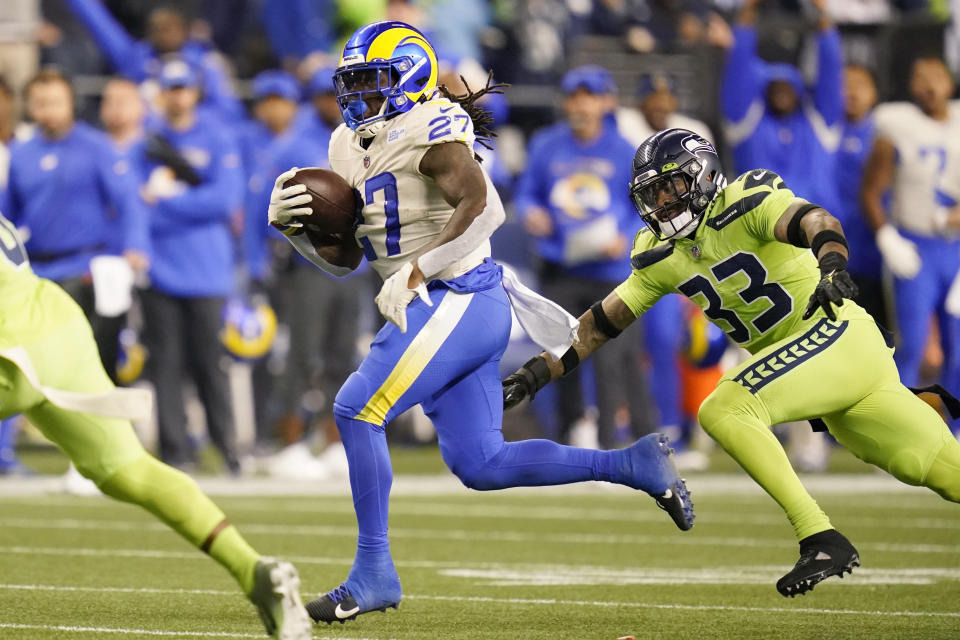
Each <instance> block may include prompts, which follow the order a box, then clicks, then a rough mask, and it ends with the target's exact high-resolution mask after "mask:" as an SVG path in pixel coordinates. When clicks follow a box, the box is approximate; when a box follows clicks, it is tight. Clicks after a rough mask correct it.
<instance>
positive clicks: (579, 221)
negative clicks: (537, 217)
mask: <svg viewBox="0 0 960 640" xmlns="http://www.w3.org/2000/svg"><path fill="white" fill-rule="evenodd" d="M633 154H634V148H633V146H632V145H631V144H630V143H629V142H627V141H626V140H625V139H624V138H622V137H620V135H619V134H618V133H617V131H616V127H615V126H605V127H604V130H603V132H602V134H601V135H600V136H599V137H598V138H597V139H596V140H594V141H592V142H590V143H587V144H583V143H581V142H579V141H578V140H577V139H576V138H575V137H574V135H573V132H572V131H571V130H570V127H569V125H567V124H566V123H559V124H555V125H553V126H550V127H547V128H546V129H543V130H541V131H539V132H537V133H536V134H534V136H533V138H532V139H531V141H530V144H529V147H528V151H527V168H526V171H524V173H523V174H522V175H521V176H520V179H519V181H518V182H517V187H516V192H515V195H514V206H515V208H516V211H517V214H518V216H519V217H520V218H521V219H522V218H523V216H524V212H525V211H526V210H527V208H528V207H530V206H532V205H535V206H540V207H543V208H544V209H546V210H547V211H548V212H549V213H550V218H551V219H552V220H553V227H554V232H553V235H550V236H547V237H545V238H537V239H535V240H534V245H533V250H534V253H536V254H537V255H538V256H540V257H541V258H543V259H544V260H546V261H547V262H550V263H553V264H557V265H560V266H564V249H565V247H566V243H567V239H568V237H569V235H570V233H572V232H574V231H576V230H577V229H579V228H581V227H583V226H584V225H586V224H589V223H590V222H592V221H594V220H596V219H597V218H598V217H600V216H603V215H606V214H612V215H614V216H615V217H616V218H617V221H618V227H619V229H620V232H621V233H622V234H623V235H625V236H626V238H627V245H628V246H627V249H626V250H625V251H624V254H623V256H621V257H620V258H619V259H616V260H597V261H591V262H583V263H579V264H576V265H570V266H568V267H567V268H566V269H565V270H566V272H567V273H569V274H571V275H575V276H578V277H583V278H589V279H592V280H602V281H618V280H623V279H624V278H626V277H627V275H629V273H630V249H629V245H630V244H631V243H632V242H633V237H634V235H635V234H636V232H637V231H638V230H639V229H640V227H641V226H642V222H641V220H640V217H639V216H638V215H637V213H636V211H635V210H634V208H633V205H632V204H631V203H630V196H629V183H630V168H631V165H632V162H633Z"/></svg>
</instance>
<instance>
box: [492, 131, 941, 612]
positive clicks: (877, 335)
mask: <svg viewBox="0 0 960 640" xmlns="http://www.w3.org/2000/svg"><path fill="white" fill-rule="evenodd" d="M630 193H631V197H632V199H633V202H634V205H635V206H636V208H637V210H638V212H639V213H640V216H641V218H643V220H644V222H645V223H646V226H647V228H646V229H644V230H643V231H641V232H640V233H639V234H637V237H636V240H635V242H634V247H633V252H632V266H633V270H632V273H631V274H630V276H629V277H628V278H627V279H626V280H625V281H624V282H623V283H622V284H620V285H619V286H618V287H617V288H616V289H615V290H614V291H613V292H611V293H610V294H609V295H608V296H607V297H606V298H604V299H603V300H602V301H598V302H597V303H595V304H594V305H593V306H592V307H591V308H590V310H589V311H587V312H586V313H584V314H583V315H582V316H581V317H580V328H579V333H578V341H577V342H575V343H574V344H573V345H572V346H571V347H570V350H569V351H567V353H566V354H565V355H564V357H563V358H562V359H561V360H554V359H553V358H551V357H550V356H549V355H547V354H545V353H544V354H542V355H540V356H537V357H535V358H533V359H531V360H530V361H529V362H527V363H526V364H525V365H524V366H523V367H522V368H521V369H520V370H519V371H517V372H516V373H514V374H513V375H511V376H510V377H508V378H507V379H506V380H504V405H505V406H506V407H507V408H509V407H511V406H513V405H515V404H516V403H518V402H519V401H520V400H522V399H523V398H524V397H530V396H532V395H533V394H534V393H536V391H537V390H539V389H540V388H542V387H543V386H544V385H546V384H547V383H548V382H549V381H550V380H552V379H555V378H558V377H560V376H562V375H564V373H566V372H568V371H570V370H571V369H572V368H573V367H575V366H576V365H577V364H578V363H579V361H580V360H581V359H583V358H585V357H587V356H588V355H589V354H591V353H593V352H594V351H595V350H596V349H598V348H600V347H601V346H602V345H603V344H604V343H605V342H607V340H609V339H611V338H615V337H616V336H617V334H619V333H620V331H622V330H623V328H624V327H626V326H627V325H629V324H630V323H631V322H633V321H634V320H635V319H636V318H637V317H638V316H640V315H641V314H642V313H643V312H644V311H646V310H647V309H649V308H650V307H651V306H652V305H653V304H654V303H655V302H656V301H657V299H658V298H660V297H661V296H663V295H665V294H668V293H676V292H679V293H681V294H683V295H685V296H687V297H688V298H690V299H691V300H693V301H694V302H695V303H697V304H698V305H699V306H700V307H702V308H703V310H704V313H705V314H706V315H707V317H708V318H710V320H711V321H713V322H714V323H715V324H716V325H717V326H719V327H720V328H722V329H723V330H724V331H726V333H727V335H728V336H730V339H731V340H733V341H734V342H736V343H737V344H739V345H740V346H742V347H744V348H745V349H747V350H748V351H749V352H750V353H751V356H752V357H751V358H750V359H749V360H747V361H746V362H744V363H743V364H741V365H740V366H739V367H736V368H734V369H732V370H731V371H729V372H727V373H726V375H724V377H723V378H722V379H721V381H720V382H719V383H718V384H717V388H716V389H715V390H714V391H713V393H712V394H711V395H710V396H709V397H708V398H707V399H706V400H705V401H704V403H703V405H702V406H701V407H700V412H699V416H698V417H699V420H700V424H701V425H702V426H703V428H704V429H705V430H706V431H707V433H709V434H710V435H711V436H712V437H713V438H714V439H715V440H716V441H717V442H719V443H720V445H721V446H722V447H723V448H724V449H725V450H726V451H727V453H729V454H730V455H731V456H732V457H733V458H734V459H735V460H736V461H737V462H738V463H739V464H740V466H742V467H743V468H744V469H745V470H746V471H747V473H749V474H750V476H751V477H752V478H753V479H754V480H755V481H756V482H757V483H758V484H759V485H760V486H761V487H763V488H764V489H765V490H766V491H767V493H769V494H770V496H771V497H772V498H773V499H774V500H776V501H777V503H779V504H780V506H781V507H782V508H783V510H784V511H785V512H786V514H787V518H789V520H790V523H791V524H792V525H793V529H794V532H795V533H796V536H797V539H798V540H799V541H800V560H799V561H798V562H797V564H796V566H794V568H793V569H792V570H791V571H790V572H789V573H787V574H786V575H785V576H783V578H781V579H780V580H779V581H778V582H777V589H778V590H779V592H780V593H781V594H783V595H784V596H794V595H796V594H802V593H805V592H806V591H809V590H810V589H813V587H814V585H816V584H817V583H818V582H820V581H821V580H824V579H826V578H828V577H830V576H833V575H841V576H842V575H843V573H844V572H851V571H852V570H853V567H855V566H859V564H860V559H859V556H858V554H857V550H856V549H855V548H854V546H853V545H852V544H851V543H850V542H849V541H848V540H847V539H846V538H845V537H844V536H843V535H842V534H840V532H838V531H837V530H836V529H834V528H833V525H831V524H830V520H829V519H828V518H827V516H826V514H824V512H823V511H822V510H821V509H820V507H819V506H818V505H817V503H816V502H815V501H814V500H813V498H812V497H811V496H810V495H809V494H808V493H807V491H806V490H805V489H804V487H803V485H802V484H801V483H800V480H799V479H798V478H797V476H796V474H795V473H794V471H793V469H792V468H791V467H790V463H789V462H788V461H787V456H786V455H785V454H784V451H783V448H782V447H781V446H780V443H779V442H778V441H777V439H776V438H775V437H774V435H773V434H772V433H771V431H770V426H771V425H773V424H777V423H781V422H792V421H795V420H805V419H819V418H822V422H823V423H825V424H826V427H827V428H828V429H829V431H830V433H831V434H832V435H833V436H834V438H836V439H837V441H838V442H839V443H840V444H842V445H843V446H845V447H846V448H847V449H849V450H850V451H852V452H853V453H854V454H855V455H856V456H857V457H858V458H860V459H862V460H865V461H866V462H869V463H871V464H874V465H876V466H878V467H880V468H881V469H884V470H885V471H887V472H889V473H891V474H892V475H894V476H895V477H897V478H898V479H900V480H901V481H903V482H905V483H907V484H911V485H923V486H926V487H929V488H931V489H933V490H934V491H936V492H937V493H938V494H940V495H941V496H943V497H944V498H946V499H947V500H951V501H953V502H960V443H958V442H957V440H955V439H954V438H953V436H952V435H951V433H950V431H949V430H948V429H947V426H946V424H945V423H944V421H943V419H942V418H941V417H940V415H939V414H938V413H937V412H936V411H935V410H934V409H933V408H931V407H930V406H929V405H928V404H927V403H925V402H924V401H923V400H921V399H919V398H918V397H917V396H915V395H914V394H913V393H912V392H911V391H910V390H909V389H907V388H906V387H904V386H903V385H902V384H901V383H900V377H899V375H898V373H897V369H896V366H895V365H894V362H893V358H892V353H893V349H892V342H891V341H890V340H889V338H888V334H886V333H885V332H884V331H883V330H881V329H880V328H879V327H878V326H877V324H876V323H875V322H874V321H873V319H872V318H871V317H870V316H869V315H868V314H867V313H866V311H864V310H863V309H862V308H861V307H859V306H857V305H856V304H855V303H854V302H853V301H852V300H850V298H852V297H853V296H854V295H856V286H855V285H854V284H853V281H852V280H851V278H850V276H849V275H848V274H847V271H846V264H847V257H848V252H847V243H846V240H845V239H844V236H843V232H842V229H841V228H840V223H839V222H838V221H837V219H836V218H834V217H833V216H831V215H830V214H829V213H828V212H827V211H825V210H823V209H822V208H820V207H818V206H816V205H815V204H812V203H809V202H807V201H806V200H803V199H802V198H798V197H797V196H795V195H794V194H793V193H792V192H791V191H790V190H789V189H788V188H787V185H785V184H784V182H783V180H782V179H781V178H780V177H779V176H778V175H777V174H775V173H773V172H772V171H767V170H765V169H757V170H755V171H749V172H747V173H745V174H743V175H742V176H740V177H739V178H737V179H736V180H735V181H733V182H731V183H730V184H729V185H728V184H727V181H726V179H725V177H724V175H723V170H722V167H721V165H720V159H719V158H718V156H717V153H716V151H715V150H714V148H713V147H712V146H711V145H710V143H709V142H707V141H706V140H704V139H703V138H701V137H700V136H698V135H696V134H695V133H692V132H690V131H686V130H684V129H669V130H666V131H662V132H660V133H657V134H655V135H653V136H652V137H650V138H649V139H647V140H646V141H645V142H644V143H643V144H642V145H640V148H639V149H638V150H637V153H636V156H635V157H634V160H633V177H632V182H631V185H630ZM818 266H819V275H818V273H817V268H818Z"/></svg>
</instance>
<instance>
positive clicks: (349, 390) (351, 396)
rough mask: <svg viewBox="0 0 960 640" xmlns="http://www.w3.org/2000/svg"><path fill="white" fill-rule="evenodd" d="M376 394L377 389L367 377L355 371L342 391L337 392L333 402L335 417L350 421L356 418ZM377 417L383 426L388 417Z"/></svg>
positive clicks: (341, 388)
mask: <svg viewBox="0 0 960 640" xmlns="http://www.w3.org/2000/svg"><path fill="white" fill-rule="evenodd" d="M374 393H376V389H375V388H373V385H371V384H370V382H369V380H367V378H366V376H364V375H363V374H362V373H360V372H359V371H354V372H353V373H351V374H350V377H349V378H347V381H346V382H344V383H343V386H342V387H340V391H339V392H337V397H336V399H335V400H334V402H333V413H334V415H337V416H341V417H344V418H350V419H353V418H356V417H357V414H359V413H360V412H361V411H363V408H364V407H365V406H367V403H368V402H369V401H370V398H371V397H373V394H374ZM377 417H378V418H380V422H379V424H383V420H384V419H385V418H386V416H381V415H378V416H377ZM369 422H372V421H369Z"/></svg>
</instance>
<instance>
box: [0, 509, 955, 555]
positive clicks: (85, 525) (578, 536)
mask: <svg viewBox="0 0 960 640" xmlns="http://www.w3.org/2000/svg"><path fill="white" fill-rule="evenodd" d="M237 526H238V528H239V529H240V530H241V531H243V532H244V533H245V534H263V535H275V536H311V537H318V538H320V537H335V538H343V537H346V538H355V537H356V535H357V530H356V527H354V526H333V525H279V524H254V523H237ZM0 528H18V529H62V530H74V531H83V530H91V531H145V530H149V531H166V530H167V527H166V525H164V524H162V523H160V522H149V521H147V522H144V521H140V520H80V519H76V518H0ZM390 535H391V537H393V538H395V539H396V538H405V539H422V540H458V541H477V540H497V541H503V542H515V543H533V544H538V545H539V544H544V543H555V544H597V545H611V544H623V545H645V544H660V545H662V544H670V545H683V546H701V547H702V546H709V547H717V546H722V547H766V548H780V547H783V546H784V545H788V541H787V540H784V539H779V538H777V539H771V538H747V537H724V536H701V535H692V536H671V537H670V539H669V540H668V541H666V542H665V539H664V537H663V536H662V535H636V534H606V533H538V532H526V531H509V530H506V531H504V530H497V531H475V530H469V529H426V528H424V529H413V528H406V527H391V529H390ZM857 546H858V547H860V548H861V550H868V551H885V552H893V553H921V554H923V553H930V554H936V553H947V554H958V553H960V545H955V544H954V545H951V544H906V543H885V542H858V543H857Z"/></svg>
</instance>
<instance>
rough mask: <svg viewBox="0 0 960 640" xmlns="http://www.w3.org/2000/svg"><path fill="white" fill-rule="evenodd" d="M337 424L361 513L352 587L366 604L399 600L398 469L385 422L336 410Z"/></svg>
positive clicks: (355, 502)
mask: <svg viewBox="0 0 960 640" xmlns="http://www.w3.org/2000/svg"><path fill="white" fill-rule="evenodd" d="M335 418H336V422H337V429H338V430H339V431H340V439H341V440H342V441H343V448H344V450H345V451H346V454H347V462H348V464H349V465H350V490H351V492H352V493H353V508H354V510H355V511H356V514H357V528H358V530H359V535H358V536H357V554H356V557H355V558H354V562H353V567H352V568H351V569H350V575H349V577H348V578H347V580H346V582H345V583H344V584H346V586H347V588H348V589H349V590H350V592H351V593H352V594H353V596H354V598H356V600H357V604H358V605H360V607H361V609H363V610H367V609H371V608H374V607H381V606H384V605H389V604H393V603H394V602H399V601H400V581H399V578H398V577H397V573H396V569H395V568H394V566H393V559H392V558H391V557H390V541H389V540H388V539H387V526H388V516H389V500H390V487H391V485H392V484H393V469H392V467H391V465H390V452H389V450H388V449H387V436H386V433H385V432H384V429H383V427H382V426H378V425H374V424H370V423H369V422H363V421H361V420H354V419H352V418H346V417H344V416H342V415H340V413H339V412H336V413H335Z"/></svg>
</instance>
